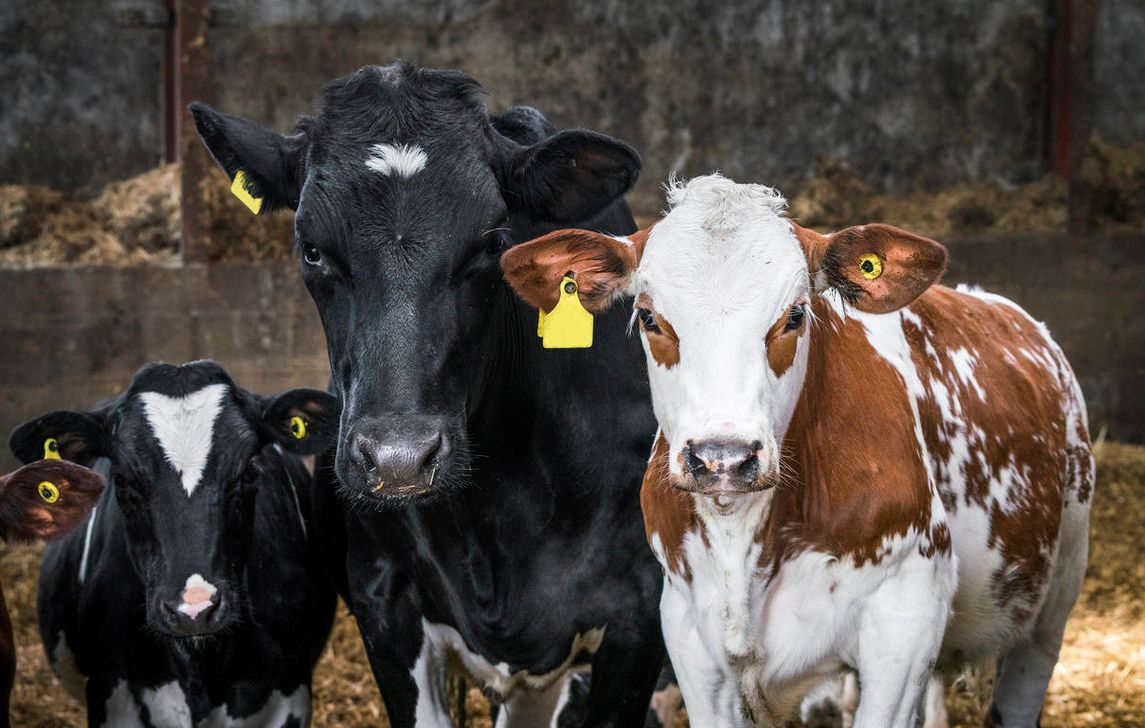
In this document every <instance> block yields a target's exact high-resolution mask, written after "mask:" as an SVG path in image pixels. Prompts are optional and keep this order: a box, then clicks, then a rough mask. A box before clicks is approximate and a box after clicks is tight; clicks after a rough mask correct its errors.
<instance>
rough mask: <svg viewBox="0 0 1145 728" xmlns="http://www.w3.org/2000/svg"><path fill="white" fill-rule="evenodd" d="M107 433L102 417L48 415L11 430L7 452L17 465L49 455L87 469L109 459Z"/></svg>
mask: <svg viewBox="0 0 1145 728" xmlns="http://www.w3.org/2000/svg"><path fill="white" fill-rule="evenodd" d="M110 439H111V438H110V433H109V432H108V428H107V425H106V421H105V420H104V418H103V417H101V416H99V415H96V414H92V413H90V412H67V411H62V410H61V411H59V412H49V413H48V414H46V415H41V416H40V417H37V418H36V419H34V420H29V421H27V422H25V423H24V424H22V425H20V426H19V427H17V428H16V429H15V430H12V434H11V435H10V436H9V437H8V449H9V450H11V451H12V454H13V455H15V456H16V458H17V459H19V460H20V462H24V463H30V462H32V461H34V460H41V459H43V458H44V457H45V455H47V454H48V453H50V452H55V453H58V454H59V456H60V457H61V458H63V459H64V460H70V461H72V462H73V463H79V464H80V465H90V464H91V462H92V461H93V460H95V459H96V458H98V457H101V456H107V455H110V450H111V445H110Z"/></svg>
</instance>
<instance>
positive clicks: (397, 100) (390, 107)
mask: <svg viewBox="0 0 1145 728" xmlns="http://www.w3.org/2000/svg"><path fill="white" fill-rule="evenodd" d="M488 128H489V114H488V111H487V110H486V107H485V101H484V91H483V90H482V88H481V85H480V84H479V83H477V81H475V80H474V79H472V78H470V77H469V76H466V75H465V74H464V73H461V72H460V71H439V70H432V69H423V68H414V67H413V66H410V65H409V64H407V63H404V62H402V61H397V62H395V63H392V64H390V65H389V66H366V67H364V68H360V69H358V70H357V71H355V72H354V73H352V74H350V75H348V76H343V77H342V78H339V79H337V80H335V81H332V82H331V83H329V84H328V85H327V86H326V87H325V88H324V89H323V92H322V96H321V98H320V100H319V103H318V111H317V113H316V114H315V115H313V116H309V117H304V118H303V119H302V120H301V121H300V122H299V131H302V132H304V133H305V134H306V137H307V142H308V145H309V149H308V156H309V159H310V162H311V163H312V164H319V165H320V164H323V163H325V162H326V161H328V157H329V156H330V155H341V154H344V153H345V152H346V151H347V150H348V149H350V150H353V149H364V148H365V147H366V146H368V145H369V144H371V143H375V142H379V141H386V140H399V141H418V140H422V141H424V140H428V139H431V138H434V139H440V138H449V137H455V138H456V139H457V140H458V141H460V140H462V139H468V140H469V141H474V140H482V141H484V140H483V139H482V137H483V136H485V134H486V133H487V131H486V130H487V129H488Z"/></svg>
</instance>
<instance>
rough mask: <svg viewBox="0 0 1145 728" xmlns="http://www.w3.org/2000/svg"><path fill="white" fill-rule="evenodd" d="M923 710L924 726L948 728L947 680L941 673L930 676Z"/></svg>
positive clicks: (927, 727)
mask: <svg viewBox="0 0 1145 728" xmlns="http://www.w3.org/2000/svg"><path fill="white" fill-rule="evenodd" d="M922 712H923V716H922V717H923V720H922V728H947V726H948V725H949V722H948V720H947V717H946V681H945V680H944V679H943V677H942V675H941V674H940V673H937V672H936V673H934V674H933V675H931V676H930V683H928V684H927V686H926V702H925V703H924V705H923V709H922Z"/></svg>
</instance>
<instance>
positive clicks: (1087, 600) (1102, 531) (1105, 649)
mask: <svg viewBox="0 0 1145 728" xmlns="http://www.w3.org/2000/svg"><path fill="white" fill-rule="evenodd" d="M1143 533H1145V447H1139V446H1128V445H1117V444H1112V443H1106V444H1103V445H1102V446H1101V447H1100V448H1099V452H1098V487H1097V494H1096V500H1095V502H1094V512H1093V521H1092V534H1093V535H1092V546H1091V551H1090V567H1089V576H1088V578H1087V580H1086V585H1085V592H1084V594H1083V596H1082V598H1081V601H1080V602H1079V604H1078V607H1077V608H1076V609H1075V611H1074V614H1073V618H1072V619H1071V621H1070V626H1069V629H1068V631H1067V633H1066V642H1065V646H1064V648H1063V649H1062V655H1061V660H1060V662H1059V663H1058V667H1057V671H1056V673H1055V675H1054V681H1053V684H1052V685H1051V686H1050V695H1049V698H1048V700H1047V702H1046V707H1045V714H1044V716H1043V719H1042V725H1044V726H1046V728H1050V727H1051V726H1059V727H1063V728H1079V727H1081V726H1101V727H1103V728H1130V727H1132V728H1138V727H1139V726H1143V725H1145V599H1143V597H1145V559H1142V558H1141V545H1140V539H1141V534H1143ZM38 567H39V547H24V546H17V547H11V548H9V549H8V550H7V552H6V553H5V554H4V555H3V557H2V558H0V576H2V578H3V580H4V585H5V591H6V594H7V598H8V604H9V607H10V609H11V612H12V621H13V623H14V625H15V628H16V642H17V645H19V660H20V667H19V675H18V676H17V679H16V688H15V691H14V694H13V700H12V719H13V721H12V724H13V725H15V726H22V727H25V728H55V727H57V726H76V725H82V724H83V713H82V711H81V709H80V708H79V707H78V706H77V705H76V704H75V703H73V702H72V701H71V699H70V698H68V697H67V695H66V694H65V693H64V691H63V689H62V688H61V687H60V685H59V683H57V682H56V680H55V678H54V677H53V676H52V674H51V672H50V671H49V669H48V667H47V663H46V661H45V659H44V656H43V654H42V651H41V648H40V644H39V638H38V636H37V633H36V628H35V621H34V620H35V608H34V601H35V581H36V571H37V569H38ZM314 682H315V696H316V700H315V725H319V726H327V725H329V726H385V725H387V723H386V721H385V718H384V710H383V709H382V707H381V702H380V700H379V699H378V695H377V690H376V689H375V688H374V683H373V679H372V677H371V675H370V671H369V667H368V665H367V663H366V658H365V653H364V652H363V650H362V643H361V640H360V639H359V637H358V633H357V629H356V628H355V626H354V624H353V622H352V621H351V619H350V618H349V616H348V615H347V614H346V612H345V609H344V608H341V610H340V612H339V619H338V623H337V625H336V626H335V631H334V635H333V638H332V639H331V641H330V644H329V645H328V646H327V648H326V652H325V654H324V656H323V658H322V662H321V664H320V665H319V667H318V672H317V674H316V675H315V680H314ZM984 689H988V677H980V678H977V679H973V680H966V681H964V684H963V685H960V686H955V687H954V688H952V689H951V693H950V697H949V700H948V705H949V709H950V713H951V725H952V726H959V727H963V726H965V727H969V726H980V725H982V717H983V710H984V707H985V706H984V704H983V703H984V701H983V700H980V699H979V697H978V696H979V693H980V692H981V691H982V690H984ZM466 702H467V713H468V715H469V721H468V725H469V726H480V727H481V728H487V727H488V726H489V725H490V722H489V717H488V715H489V712H488V705H487V704H485V702H484V700H483V699H482V698H481V697H480V694H479V693H478V692H477V691H476V690H470V692H469V695H468V700H467V701H466Z"/></svg>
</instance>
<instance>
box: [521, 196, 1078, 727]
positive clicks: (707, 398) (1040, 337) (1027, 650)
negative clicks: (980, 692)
mask: <svg viewBox="0 0 1145 728" xmlns="http://www.w3.org/2000/svg"><path fill="white" fill-rule="evenodd" d="M669 204H670V206H671V210H670V211H669V213H668V214H667V215H666V217H665V218H664V219H663V220H661V221H660V222H659V223H657V224H656V225H655V226H654V227H652V228H650V229H646V230H643V231H641V232H639V233H636V234H634V235H633V236H630V237H629V238H611V237H607V236H604V235H599V234H596V233H589V232H584V231H558V232H555V233H551V234H549V235H546V236H545V237H542V238H538V239H537V240H534V241H531V242H529V243H526V244H524V245H521V246H518V247H516V248H514V249H512V250H510V251H509V252H508V253H506V254H505V256H504V258H503V260H502V266H503V268H504V270H505V272H506V277H507V278H508V280H509V282H510V284H512V285H513V286H514V288H515V289H516V290H517V291H518V293H519V294H521V295H522V297H523V298H525V299H526V300H527V301H530V302H531V303H533V304H534V305H536V306H539V307H542V308H544V309H545V310H549V309H551V308H552V305H553V303H555V292H556V289H557V284H558V283H559V281H560V280H561V278H562V276H563V275H565V274H567V273H570V272H571V274H572V275H573V276H574V277H575V278H576V279H577V282H578V285H579V287H580V291H581V293H582V298H583V300H584V301H585V302H586V304H587V305H588V306H589V307H590V308H596V309H598V310H599V309H601V308H603V307H605V306H607V305H609V303H610V302H611V301H612V300H613V299H614V298H615V297H616V296H617V295H619V294H628V295H632V296H635V301H636V303H635V306H636V314H635V317H636V319H637V321H638V322H639V326H640V330H641V335H642V337H643V339H644V342H645V350H646V353H647V355H648V371H649V379H650V382H651V386H652V396H653V401H654V407H655V410H656V415H657V418H658V419H659V422H660V426H661V434H660V437H659V438H658V440H657V442H656V445H655V448H654V450H653V454H652V457H651V459H650V461H649V467H648V471H647V473H646V476H645V481H644V488H643V492H642V496H641V502H642V506H643V510H644V518H645V526H646V530H647V533H648V539H649V543H650V544H651V546H652V548H653V549H654V551H655V552H656V554H657V557H658V558H659V559H660V561H661V563H662V564H663V566H664V573H665V584H664V594H663V598H662V602H661V616H662V619H663V629H664V636H665V639H666V640H667V643H668V648H669V652H670V653H671V655H672V658H673V664H674V666H675V668H676V673H677V676H678V678H679V680H680V686H681V689H682V691H683V694H684V698H685V701H686V703H687V706H688V712H689V716H691V717H692V719H693V720H694V721H695V722H696V724H697V725H705V726H709V725H710V726H738V725H752V724H755V725H779V724H782V723H783V722H784V721H786V720H787V719H789V718H790V717H792V716H793V714H794V713H795V711H796V710H797V709H798V707H799V703H800V700H801V699H802V698H803V696H804V695H805V694H806V693H807V692H808V690H810V689H811V688H812V687H814V686H815V685H816V684H817V683H821V682H822V681H823V680H825V679H829V678H832V677H833V676H836V675H838V674H839V673H840V671H844V670H853V671H855V672H857V673H858V678H859V682H860V683H861V686H862V690H861V694H860V699H859V704H858V709H857V712H856V713H855V716H854V720H855V725H857V726H867V727H877V728H884V727H886V726H913V725H914V721H915V719H916V715H917V714H918V713H919V710H920V706H921V704H922V703H923V700H924V698H926V702H927V704H928V705H927V710H926V719H927V720H926V725H927V726H939V725H943V724H944V722H945V713H944V711H943V710H942V706H941V690H940V689H939V687H940V686H939V685H938V684H936V683H933V682H932V683H931V689H930V690H929V691H928V690H927V689H926V688H927V685H928V681H930V680H931V678H932V675H935V674H938V675H941V673H943V672H947V673H949V672H951V671H954V670H956V669H958V668H960V667H961V666H962V665H964V664H966V663H970V662H979V661H983V660H992V659H999V660H1000V665H999V674H998V681H997V684H996V689H995V694H994V698H993V703H992V705H991V709H990V718H989V722H990V723H991V724H992V725H1004V726H1006V727H1007V728H1010V727H1011V726H1033V725H1035V724H1036V722H1037V719H1038V715H1039V713H1040V710H1041V705H1042V701H1043V699H1044V695H1045V691H1046V687H1047V685H1048V683H1049V678H1050V676H1051V673H1052V671H1053V666H1054V664H1055V662H1056V660H1057V653H1058V649H1059V647H1060V644H1061V635H1062V631H1063V629H1064V626H1065V620H1066V617H1067V616H1068V614H1069V611H1070V609H1071V607H1072V605H1073V603H1074V601H1075V599H1076V596H1077V593H1078V590H1079V588H1080V584H1081V580H1082V576H1083V574H1084V570H1085V561H1086V548H1087V528H1088V514H1089V499H1090V497H1091V494H1092V486H1093V458H1092V454H1091V451H1090V447H1089V438H1088V433H1087V430H1086V416H1085V406H1084V403H1083V401H1082V399H1081V394H1080V390H1079V388H1078V385H1077V381H1076V379H1075V378H1074V375H1073V373H1072V371H1071V370H1070V367H1069V365H1068V363H1067V362H1066V361H1065V358H1064V357H1063V355H1062V353H1061V351H1060V350H1059V349H1058V347H1057V346H1056V345H1055V344H1054V343H1053V341H1052V340H1051V339H1050V338H1049V335H1048V333H1047V332H1046V331H1045V328H1044V327H1043V326H1041V325H1040V324H1038V323H1037V322H1035V321H1033V320H1032V319H1030V318H1029V317H1028V316H1027V315H1026V314H1025V313H1024V312H1023V311H1021V309H1019V308H1018V307H1017V306H1016V305H1014V304H1013V303H1011V302H1009V301H1006V300H1005V299H1001V298H999V297H995V296H990V295H987V294H980V293H975V294H971V293H964V292H958V291H953V290H950V289H948V288H944V287H941V286H932V284H933V283H934V282H935V281H936V280H937V279H938V277H939V276H940V275H941V274H942V272H943V270H944V268H945V263H946V252H945V249H943V248H942V246H940V245H938V244H937V243H935V242H933V241H931V240H928V239H926V238H922V237H920V236H917V235H913V234H911V233H907V232H905V231H902V230H898V229H896V228H893V227H889V226H885V225H864V226H858V227H854V228H847V229H845V230H842V231H839V232H837V233H834V234H832V235H830V236H823V235H820V234H818V233H815V232H813V231H810V230H806V229H804V228H801V227H799V226H798V225H796V224H795V223H793V222H792V221H790V220H788V219H787V218H786V217H785V216H784V214H783V212H784V201H783V199H782V198H781V197H780V196H779V195H778V194H777V193H776V192H775V191H774V190H771V189H770V188H766V187H762V186H759V185H739V184H735V183H734V182H732V181H730V180H727V179H724V178H722V177H720V176H718V175H713V176H710V177H701V178H697V179H695V180H692V181H691V182H688V183H687V184H680V185H675V186H673V187H672V189H670V191H669ZM935 668H937V672H936V671H935ZM927 693H929V695H927Z"/></svg>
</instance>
